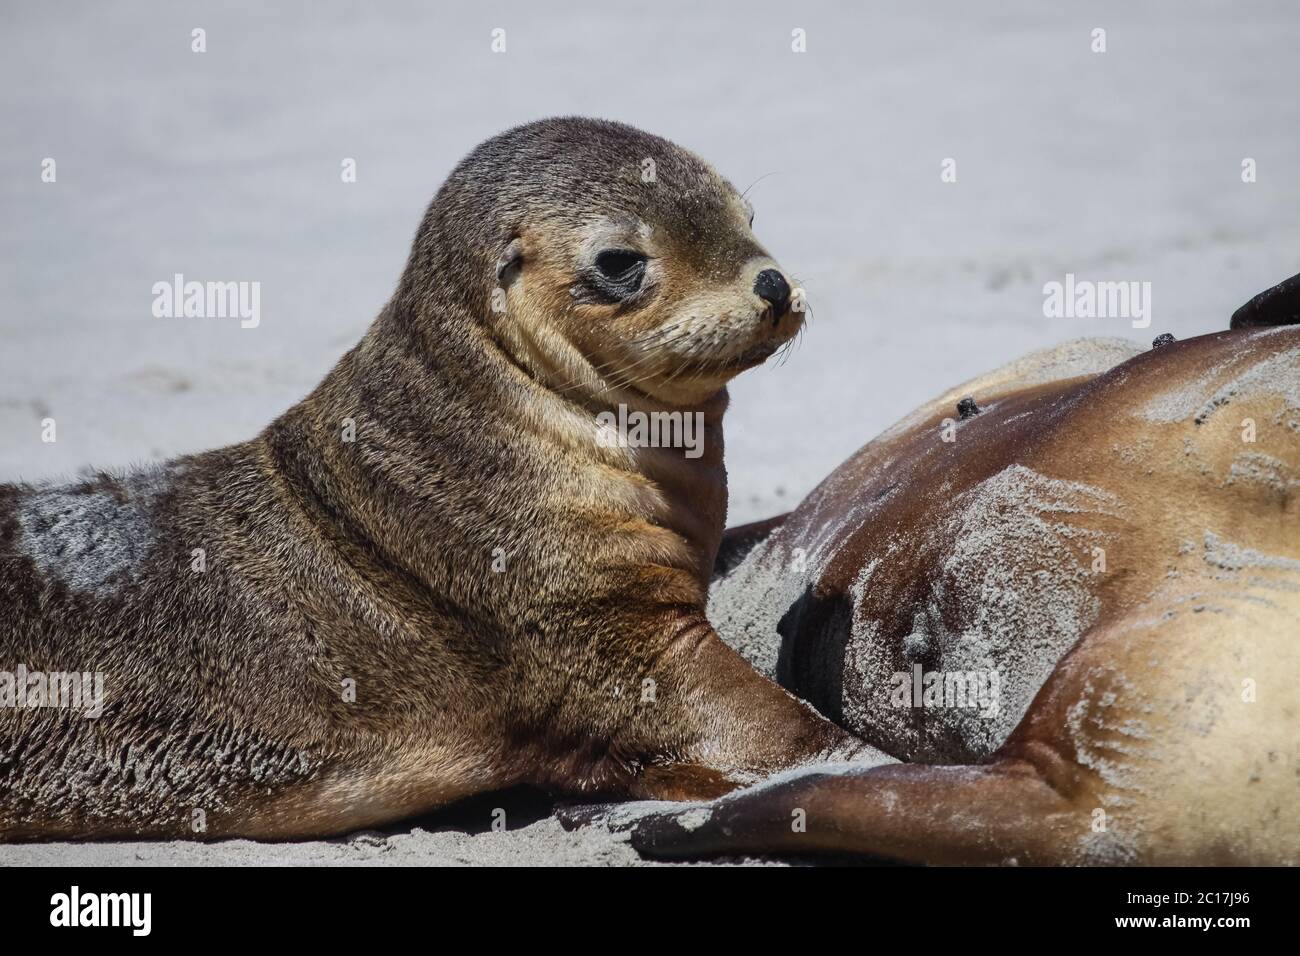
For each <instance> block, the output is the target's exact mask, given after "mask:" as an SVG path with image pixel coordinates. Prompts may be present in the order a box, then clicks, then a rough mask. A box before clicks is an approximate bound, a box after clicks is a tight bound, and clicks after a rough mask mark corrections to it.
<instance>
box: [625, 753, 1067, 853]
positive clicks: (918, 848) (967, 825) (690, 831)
mask: <svg viewBox="0 0 1300 956" xmlns="http://www.w3.org/2000/svg"><path fill="white" fill-rule="evenodd" d="M1088 822H1089V819H1088V814H1087V813H1086V812H1083V811H1080V810H1079V809H1076V808H1075V807H1074V806H1073V805H1072V802H1071V801H1069V800H1067V799H1066V798H1065V797H1063V796H1062V795H1061V794H1059V793H1057V792H1056V791H1055V790H1053V789H1052V787H1050V786H1049V785H1048V784H1047V783H1046V782H1045V781H1044V779H1043V778H1042V777H1041V776H1040V775H1039V773H1038V772H1037V771H1036V770H1035V769H1034V768H1033V767H1032V766H1031V765H1030V764H1029V763H1027V762H1025V761H1021V760H1002V761H999V762H998V763H995V764H989V765H986V766H969V767H943V766H924V765H921V764H893V765H889V766H883V767H874V768H871V769H865V770H864V769H863V768H861V767H859V766H854V765H845V764H839V765H833V766H822V767H812V768H808V769H807V770H804V771H802V772H794V773H787V774H782V775H780V776H779V777H777V778H774V779H773V780H770V781H768V782H766V783H764V784H760V785H759V786H756V787H752V788H750V789H747V790H741V791H737V792H736V793H734V794H731V795H729V796H726V797H722V798H721V799H718V800H714V801H712V802H710V803H707V804H698V805H695V806H689V807H684V808H673V809H666V810H658V811H652V812H648V813H641V814H639V815H638V819H636V820H635V821H634V822H633V823H632V826H631V833H632V835H631V842H632V845H633V846H635V847H636V848H637V849H638V850H640V851H641V852H643V853H645V854H647V855H649V856H657V857H674V858H686V857H703V856H716V855H720V854H726V855H737V854H742V855H743V854H759V853H782V854H797V855H800V856H804V855H815V854H835V855H843V854H858V855H865V856H871V857H876V858H887V859H893V860H903V861H909V862H914V863H930V864H963V863H967V864H968V863H1021V864H1030V865H1034V864H1060V863H1066V862H1070V861H1071V859H1072V857H1073V853H1072V851H1071V844H1072V842H1073V841H1074V840H1075V839H1077V838H1078V837H1079V836H1080V835H1083V834H1087V833H1088V832H1089V829H1088Z"/></svg>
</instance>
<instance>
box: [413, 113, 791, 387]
mask: <svg viewBox="0 0 1300 956" xmlns="http://www.w3.org/2000/svg"><path fill="white" fill-rule="evenodd" d="M752 222H753V209H752V207H751V206H750V205H749V204H748V203H747V202H746V200H745V199H744V197H743V196H742V195H741V194H740V193H739V192H738V191H737V190H736V189H735V187H734V186H732V185H731V184H730V183H729V182H727V181H726V180H725V179H724V178H722V177H721V176H720V175H719V174H718V173H717V172H716V171H715V170H714V169H713V168H712V167H711V166H709V165H708V164H707V163H705V162H704V161H703V160H701V159H700V158H699V157H697V156H695V155H694V154H692V153H690V152H688V151H686V150H684V149H682V148H681V147H679V146H677V145H675V144H673V143H670V142H668V141H667V140H665V139H661V138H660V137H658V136H652V135H650V134H648V133H644V132H641V131H640V130H637V129H634V128H632V127H630V126H625V125H623V124H620V123H612V122H605V121H600V120H591V119H577V118H569V119H550V120H542V121H539V122H535V123H530V124H528V125H525V126H520V127H517V128H515V129H512V130H509V131H507V132H505V133H502V134H501V135H499V136H496V137H494V138H492V139H490V140H488V141H486V142H485V143H483V144H482V145H480V146H479V147H478V148H477V149H475V150H474V151H473V152H472V153H470V155H469V156H468V157H466V158H465V159H464V160H463V161H462V162H461V163H460V164H459V165H458V166H457V167H456V169H455V170H453V172H452V173H451V175H450V176H449V177H448V179H447V181H446V183H445V184H444V186H443V187H442V189H441V190H440V191H439V193H438V195H437V197H435V199H434V201H433V203H432V204H431V206H430V207H429V211H428V213H427V215H426V216H425V219H424V222H423V223H422V225H421V227H420V232H419V234H418V235H417V237H416V242H415V247H414V249H413V251H412V256H411V261H410V263H409V264H408V267H407V271H406V275H405V276H404V278H403V291H404V292H405V294H406V295H407V296H415V297H417V298H418V297H419V296H420V295H421V294H423V295H425V297H426V299H427V298H428V292H427V290H429V289H437V290H439V292H440V293H450V296H451V299H452V300H454V301H456V302H458V303H459V306H460V309H459V312H460V313H461V314H462V315H464V316H468V317H469V318H470V319H471V320H473V321H478V322H482V323H484V324H485V326H486V327H487V328H489V329H490V330H491V331H492V333H493V335H494V337H495V338H496V339H497V340H498V342H500V343H501V344H502V345H503V346H504V347H505V348H506V350H507V351H509V352H510V353H511V357H512V358H513V359H514V360H515V361H516V362H518V363H519V364H521V365H523V366H525V367H526V368H527V369H528V370H529V371H530V373H531V374H532V375H533V376H534V377H536V378H538V379H539V380H541V381H543V382H544V383H545V384H546V385H547V386H548V387H550V388H553V389H556V390H559V391H564V392H566V393H575V394H584V393H585V394H589V395H590V394H596V395H600V396H602V397H604V398H608V397H609V396H611V395H614V394H621V395H627V394H633V395H636V394H638V393H639V394H640V395H644V396H648V397H649V398H651V399H652V400H654V401H657V402H661V403H664V404H670V405H689V404H694V403H698V402H702V401H705V400H707V399H708V398H709V397H711V396H713V395H716V394H717V393H718V392H720V391H721V390H722V389H723V387H724V386H725V385H726V383H727V381H728V380H729V379H731V378H732V377H734V376H735V375H736V374H738V373H739V372H741V371H743V370H744V369H746V368H750V367H752V366H754V365H757V364H759V363H761V362H762V361H764V360H765V359H766V358H768V357H769V356H770V355H772V353H773V352H775V351H776V350H777V349H779V348H780V347H781V346H782V345H783V344H785V343H786V342H788V341H790V339H791V338H792V337H793V336H794V335H795V333H796V332H797V331H798V330H799V328H800V326H801V324H802V320H803V317H802V302H801V299H800V296H799V293H798V292H797V290H795V288H794V283H793V282H791V281H790V279H789V278H788V277H787V275H786V274H785V273H784V272H783V271H782V270H781V268H780V267H779V266H778V265H777V263H776V262H775V261H774V260H773V259H772V257H771V256H770V255H769V254H768V253H767V251H766V250H765V249H764V248H763V247H762V245H760V244H759V242H758V240H757V239H756V238H755V237H754V234H753V231H752V228H751V226H752ZM421 290H426V291H424V292H423V293H422V291H421ZM399 294H401V293H400V292H399ZM440 298H441V299H443V300H444V301H445V300H446V296H441V295H440ZM423 311H424V313H425V315H426V316H427V318H428V320H429V321H433V322H437V321H445V317H443V316H438V315H429V314H428V312H429V310H428V309H424V310H423Z"/></svg>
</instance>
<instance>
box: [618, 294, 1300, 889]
mask: <svg viewBox="0 0 1300 956" xmlns="http://www.w3.org/2000/svg"><path fill="white" fill-rule="evenodd" d="M1270 308H1273V307H1272V306H1270ZM1273 311H1274V312H1276V311H1277V309H1275V308H1274V309H1273ZM1159 341H1160V342H1161V343H1163V344H1161V345H1160V347H1158V348H1155V349H1152V350H1146V351H1141V352H1138V351H1137V350H1135V349H1133V348H1131V347H1130V346H1127V345H1125V344H1124V343H1120V342H1117V341H1085V342H1080V343H1071V344H1070V345H1066V346H1062V347H1059V348H1056V349H1050V350H1047V351H1045V352H1042V353H1037V354H1035V355H1032V356H1029V357H1028V358H1026V359H1023V360H1021V361H1019V362H1016V363H1013V364H1012V365H1009V366H1007V367H1006V368H1004V369H1000V370H998V371H997V372H994V373H991V374H990V375H987V376H984V377H983V378H981V379H976V380H975V381H973V382H968V383H966V384H965V385H962V386H960V387H959V388H957V389H954V390H952V391H950V392H948V393H947V394H945V395H943V396H941V397H940V398H939V399H937V400H936V401H934V402H932V403H930V404H928V405H926V406H923V407H922V408H921V409H919V410H918V411H916V412H915V413H914V414H912V415H911V416H909V417H908V418H906V419H904V420H903V421H902V422H900V423H899V424H898V425H896V426H894V427H893V428H891V429H890V430H888V431H887V432H885V433H884V434H883V435H881V436H880V437H879V438H877V439H876V440H874V441H872V442H871V443H869V444H868V445H866V446H865V447H864V448H862V449H861V450H860V451H859V452H858V453H857V454H855V455H854V456H853V457H852V458H850V459H849V461H847V462H846V463H845V464H844V465H843V466H841V467H840V468H839V469H837V470H836V471H835V472H834V473H833V474H832V475H831V476H830V477H829V478H827V479H826V480H825V481H824V482H823V483H822V484H821V485H820V486H819V487H818V488H817V489H816V490H815V491H813V492H812V494H810V495H809V496H808V498H807V499H806V500H805V501H804V502H803V503H802V504H801V505H800V506H799V508H798V509H796V510H795V511H794V512H793V513H791V514H790V515H788V516H787V517H785V518H784V519H776V520H774V521H771V522H768V523H767V525H766V526H765V527H758V528H748V529H741V530H740V533H738V534H737V535H736V539H735V542H734V543H735V545H736V546H735V547H734V548H732V549H731V551H732V553H730V554H727V555H725V556H724V557H725V560H724V561H723V562H721V563H722V565H723V569H724V572H725V570H726V568H727V567H730V568H732V569H733V570H731V571H730V572H729V573H726V574H725V577H724V578H723V579H722V580H720V581H719V582H718V584H717V585H716V586H715V588H714V593H713V595H712V599H711V601H710V605H709V612H710V618H711V619H712V620H713V621H714V622H715V624H716V625H717V627H718V629H719V631H720V632H721V633H722V634H723V635H724V636H725V637H726V638H727V639H728V640H730V641H732V642H733V643H734V644H735V646H737V647H739V648H741V649H743V650H744V651H745V653H746V654H747V656H748V657H749V658H750V659H751V660H753V661H754V662H755V663H756V665H758V667H759V668H760V670H764V671H766V672H767V673H769V674H773V675H775V676H777V677H778V678H779V680H780V682H781V683H782V684H783V685H784V686H786V687H788V688H790V689H792V690H793V691H794V692H795V693H797V694H800V695H802V696H804V697H806V699H808V700H809V701H810V702H811V703H813V704H814V705H815V706H817V707H818V708H819V709H820V710H821V711H822V712H823V713H825V714H827V715H828V716H829V717H831V718H832V719H834V720H836V721H837V722H838V723H840V724H842V725H843V726H844V727H845V728H847V729H849V730H851V731H853V732H854V733H857V734H859V735H861V736H862V737H863V738H864V739H865V740H866V741H868V742H869V743H871V744H873V745H875V746H876V747H878V748H880V749H881V750H883V751H885V752H887V753H889V754H891V755H893V756H894V757H896V758H898V759H899V760H905V761H908V762H907V763H900V764H897V765H892V766H880V767H876V768H873V769H866V770H858V769H854V768H821V769H816V770H809V771H807V772H799V771H795V772H792V773H789V774H782V775H780V776H779V777H778V778H776V779H775V780H773V781H771V782H768V783H766V784H761V785H759V786H758V787H755V788H753V789H750V790H745V791H741V792H738V793H736V794H733V795H730V796H727V797H724V798H722V799H720V800H718V801H716V802H714V803H712V804H706V805H703V806H702V807H693V808H691V809H690V811H688V813H687V815H683V814H682V813H681V812H676V813H674V812H658V813H653V814H650V815H648V816H643V817H641V818H640V820H639V822H634V823H632V840H633V842H634V844H635V845H637V846H638V847H640V848H641V849H642V850H644V851H646V852H648V853H651V854H654V855H660V856H699V855H706V854H711V853H740V852H744V853H752V852H760V851H770V852H787V853H799V854H809V853H817V852H832V853H837V854H844V853H861V854H866V855H870V856H874V857H888V858H894V859H900V860H906V861H912V862H918V863H936V864H944V863H1021V864H1072V863H1111V864H1114V863H1135V864H1175V865H1183V864H1297V863H1300V800H1297V776H1298V775H1300V764H1298V763H1297V761H1300V746H1298V745H1300V737H1298V736H1297V727H1298V726H1300V328H1298V327H1295V326H1292V327H1289V328H1288V327H1277V328H1269V329H1250V330H1242V331H1232V332H1222V333H1218V334H1215V335H1207V336H1201V337H1198V338H1194V339H1189V340H1186V341H1182V342H1172V341H1170V339H1169V337H1162V338H1161V339H1160V340H1159ZM959 406H960V407H961V408H962V409H963V410H964V411H963V412H959V411H958V409H959ZM747 549H748V550H747ZM746 550H747V553H746ZM796 821H797V822H799V824H800V826H798V827H796V826H792V823H793V822H796ZM627 824H628V820H626V819H624V820H622V821H620V822H619V823H618V824H617V825H619V826H626V825H627Z"/></svg>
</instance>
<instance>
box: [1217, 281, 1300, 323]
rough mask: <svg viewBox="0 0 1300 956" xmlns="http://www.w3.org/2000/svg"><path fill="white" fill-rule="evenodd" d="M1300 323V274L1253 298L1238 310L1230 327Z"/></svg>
mask: <svg viewBox="0 0 1300 956" xmlns="http://www.w3.org/2000/svg"><path fill="white" fill-rule="evenodd" d="M1296 324H1300V274H1297V275H1293V276H1292V277H1291V278H1289V279H1286V280H1284V281H1282V282H1279V283H1278V284H1277V285H1275V286H1273V288H1271V289H1266V290H1264V291H1263V292H1261V293H1260V294H1259V295H1257V296H1255V298H1253V299H1251V300H1250V301H1249V302H1247V303H1246V304H1245V305H1243V306H1242V307H1241V308H1240V309H1238V310H1237V311H1236V312H1234V313H1232V321H1231V322H1230V323H1229V325H1228V327H1229V328H1233V329H1253V328H1260V327H1264V326H1272V325H1296Z"/></svg>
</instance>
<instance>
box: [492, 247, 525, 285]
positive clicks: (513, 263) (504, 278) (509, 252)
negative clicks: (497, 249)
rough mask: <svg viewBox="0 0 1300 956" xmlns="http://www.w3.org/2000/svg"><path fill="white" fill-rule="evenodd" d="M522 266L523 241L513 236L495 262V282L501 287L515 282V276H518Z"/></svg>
mask: <svg viewBox="0 0 1300 956" xmlns="http://www.w3.org/2000/svg"><path fill="white" fill-rule="evenodd" d="M523 265H524V241H523V239H521V238H519V237H518V236H515V237H514V238H513V239H511V240H510V244H509V245H508V246H506V247H505V250H504V251H502V253H501V258H499V259H498V260H497V281H498V282H500V283H501V284H502V285H509V284H510V283H511V282H513V281H514V280H515V276H517V275H519V270H520V269H522V268H523Z"/></svg>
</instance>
